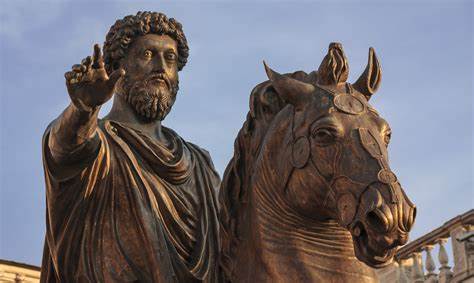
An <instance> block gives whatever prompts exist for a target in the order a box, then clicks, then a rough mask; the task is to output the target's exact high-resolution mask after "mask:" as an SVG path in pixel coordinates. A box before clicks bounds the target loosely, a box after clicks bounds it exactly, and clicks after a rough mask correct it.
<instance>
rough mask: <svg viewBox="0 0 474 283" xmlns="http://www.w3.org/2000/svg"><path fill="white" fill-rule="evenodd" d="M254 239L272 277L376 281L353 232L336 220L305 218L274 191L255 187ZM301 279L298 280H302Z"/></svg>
mask: <svg viewBox="0 0 474 283" xmlns="http://www.w3.org/2000/svg"><path fill="white" fill-rule="evenodd" d="M253 189H254V190H253V192H254V193H253V197H252V198H253V199H252V202H253V204H254V206H253V207H254V210H253V213H254V215H253V216H252V218H253V219H254V220H253V221H252V222H253V224H252V225H251V227H254V229H255V231H254V233H253V235H254V237H253V238H254V239H256V242H257V243H256V246H258V247H259V249H258V254H257V255H256V257H259V258H260V259H259V260H258V261H259V262H260V263H262V265H263V266H264V269H265V270H267V271H268V273H269V274H270V277H272V275H278V276H277V278H281V276H282V273H281V270H285V271H286V273H287V275H285V277H286V279H288V280H290V279H292V278H298V280H299V281H304V282H309V281H315V282H323V281H324V280H322V281H321V280H320V279H321V278H336V279H338V280H335V281H334V282H348V281H352V282H372V281H375V275H374V272H373V270H372V269H370V268H369V267H367V266H366V265H365V264H363V263H362V262H360V261H359V260H357V258H356V257H355V255H354V248H353V243H352V237H351V235H350V233H349V232H348V231H347V230H346V229H344V228H342V227H340V226H339V224H338V223H337V222H336V221H335V220H314V219H307V218H302V217H301V216H300V215H298V214H297V213H295V212H294V211H293V210H292V209H291V208H290V207H288V205H287V204H286V203H285V202H284V201H283V200H282V199H281V198H280V197H279V196H276V195H272V192H274V191H275V190H273V189H272V188H253ZM298 280H297V281H298Z"/></svg>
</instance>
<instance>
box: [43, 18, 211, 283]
mask: <svg viewBox="0 0 474 283" xmlns="http://www.w3.org/2000/svg"><path fill="white" fill-rule="evenodd" d="M103 52H104V54H103V56H102V53H101V50H100V47H99V46H98V45H95V46H94V54H93V56H92V57H87V58H85V59H84V60H83V61H82V63H81V64H77V65H74V66H73V67H72V70H71V71H69V72H66V74H65V77H66V85H67V90H68V93H69V96H70V98H71V103H70V105H69V106H68V107H67V108H66V109H65V110H64V112H63V113H62V114H61V115H60V116H59V117H58V118H57V119H56V120H54V121H53V122H52V123H51V124H50V125H49V126H48V128H47V129H46V132H45V134H44V138H43V157H44V158H43V159H44V170H45V178H46V201H47V219H46V222H47V223H46V224H47V225H46V239H45V246H44V256H43V263H42V271H41V281H42V282H200V281H204V282H215V281H216V280H217V277H216V276H217V271H216V267H217V253H218V219H217V212H218V211H217V197H216V196H217V189H218V187H219V183H220V180H219V177H218V175H217V173H216V171H215V170H214V167H213V164H212V161H211V158H210V156H209V154H208V153H207V152H206V151H205V150H203V149H201V148H199V147H198V146H196V145H194V144H192V143H189V142H187V141H185V140H183V139H182V138H181V137H180V136H179V135H178V134H177V133H175V132H174V131H173V130H171V129H169V128H166V127H164V126H162V125H161V121H162V120H163V119H164V118H165V117H166V115H167V114H168V112H169V111H170V109H171V107H172V105H173V103H174V101H175V98H176V94H177V92H178V71H180V70H181V69H182V68H183V67H184V65H185V64H186V61H187V57H188V45H187V42H186V37H185V35H184V33H183V30H182V27H181V24H180V23H178V22H177V21H176V20H174V19H172V18H170V19H168V18H167V17H166V16H165V15H163V14H161V13H151V12H139V13H137V15H135V16H127V17H125V18H124V19H122V20H118V21H117V22H116V23H115V24H114V25H113V26H112V27H111V29H110V31H109V33H108V34H107V37H106V41H105V45H104V48H103ZM114 93H115V96H114V101H113V106H112V109H111V111H110V113H109V114H108V115H107V116H105V117H104V118H103V119H98V112H99V109H100V107H101V105H103V104H104V103H105V102H106V101H108V100H109V99H110V98H111V97H112V96H113V94H114Z"/></svg>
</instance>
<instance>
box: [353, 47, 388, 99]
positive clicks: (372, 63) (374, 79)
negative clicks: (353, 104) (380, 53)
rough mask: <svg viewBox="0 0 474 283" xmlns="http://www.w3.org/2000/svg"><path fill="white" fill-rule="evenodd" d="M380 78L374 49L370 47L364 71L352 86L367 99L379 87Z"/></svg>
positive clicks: (378, 64)
mask: <svg viewBox="0 0 474 283" xmlns="http://www.w3.org/2000/svg"><path fill="white" fill-rule="evenodd" d="M381 80H382V69H381V68H380V63H379V60H378V59H377V55H375V51H374V49H373V48H372V47H370V49H369V61H368V63H367V67H365V71H364V72H363V73H362V75H361V76H360V77H359V79H357V81H356V82H355V83H354V84H353V85H352V86H353V87H354V89H356V90H357V91H359V92H360V93H362V94H363V95H364V96H365V97H366V98H367V100H369V99H370V97H371V96H372V94H374V93H375V92H376V91H377V89H378V88H379V86H380V81H381Z"/></svg>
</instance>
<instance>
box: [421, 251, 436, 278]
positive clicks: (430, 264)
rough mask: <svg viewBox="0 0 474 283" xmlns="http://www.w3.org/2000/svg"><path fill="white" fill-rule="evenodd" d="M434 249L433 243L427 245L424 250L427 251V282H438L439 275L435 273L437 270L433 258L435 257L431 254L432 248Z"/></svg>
mask: <svg viewBox="0 0 474 283" xmlns="http://www.w3.org/2000/svg"><path fill="white" fill-rule="evenodd" d="M432 249H433V246H432V245H426V246H425V247H424V248H423V250H424V251H425V252H426V261H425V267H426V271H427V273H426V279H425V282H427V283H436V282H438V275H437V274H436V273H435V270H436V265H435V262H434V260H433V257H432V256H431V250H432Z"/></svg>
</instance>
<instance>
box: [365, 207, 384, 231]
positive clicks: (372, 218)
mask: <svg viewBox="0 0 474 283" xmlns="http://www.w3.org/2000/svg"><path fill="white" fill-rule="evenodd" d="M366 220H367V223H368V224H369V225H370V226H372V227H373V228H375V229H376V230H377V231H382V232H386V231H388V221H387V219H385V217H383V216H381V215H380V214H378V213H376V212H375V211H371V212H369V213H367V216H366Z"/></svg>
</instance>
